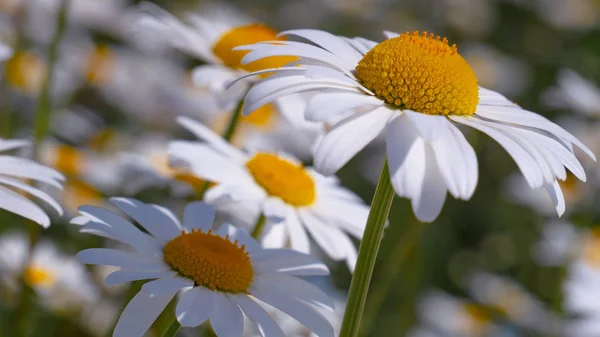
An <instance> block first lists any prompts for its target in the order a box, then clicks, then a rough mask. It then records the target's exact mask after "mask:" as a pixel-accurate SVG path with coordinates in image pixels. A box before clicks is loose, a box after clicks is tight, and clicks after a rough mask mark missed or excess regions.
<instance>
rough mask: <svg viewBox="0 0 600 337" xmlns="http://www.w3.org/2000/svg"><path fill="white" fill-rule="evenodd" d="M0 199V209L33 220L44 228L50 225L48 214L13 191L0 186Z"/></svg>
mask: <svg viewBox="0 0 600 337" xmlns="http://www.w3.org/2000/svg"><path fill="white" fill-rule="evenodd" d="M0 200H1V202H0V209H4V210H7V211H9V212H12V213H15V214H18V215H20V216H22V217H24V218H27V219H30V220H32V221H35V222H37V223H38V224H40V225H41V226H42V227H44V228H48V227H49V226H50V218H48V215H46V213H45V212H44V211H43V210H42V209H41V208H40V207H39V206H38V205H36V204H35V203H33V202H32V201H31V200H29V199H27V198H25V197H24V196H22V195H20V194H18V193H16V192H15V191H13V190H10V189H8V188H5V187H2V186H0Z"/></svg>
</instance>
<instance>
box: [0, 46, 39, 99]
mask: <svg viewBox="0 0 600 337" xmlns="http://www.w3.org/2000/svg"><path fill="white" fill-rule="evenodd" d="M4 67H5V74H6V75H5V76H6V81H7V82H8V83H9V84H10V85H12V86H13V87H15V88H17V89H19V90H21V91H22V92H25V93H27V94H37V93H38V92H39V90H40V89H41V88H42V84H43V82H44V78H45V77H46V63H45V62H44V60H43V59H42V58H40V57H39V56H37V55H35V54H34V53H32V52H28V51H17V52H16V53H15V54H14V55H13V56H12V57H11V58H10V59H9V60H8V61H6V64H5V65H4Z"/></svg>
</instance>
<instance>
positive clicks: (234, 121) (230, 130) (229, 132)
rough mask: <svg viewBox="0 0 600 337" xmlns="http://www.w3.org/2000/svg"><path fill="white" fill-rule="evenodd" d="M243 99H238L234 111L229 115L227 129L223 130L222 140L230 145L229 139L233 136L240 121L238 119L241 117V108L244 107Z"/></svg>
mask: <svg viewBox="0 0 600 337" xmlns="http://www.w3.org/2000/svg"><path fill="white" fill-rule="evenodd" d="M245 96H246V95H244V96H243V97H245ZM243 97H242V99H240V101H239V102H238V104H237V106H236V107H235V111H234V112H233V114H232V115H231V118H230V119H229V124H228V125H227V129H226V130H225V133H224V134H223V138H224V139H225V140H226V141H228V142H230V143H231V138H233V135H234V134H235V130H236V129H237V126H238V123H239V121H240V117H241V116H242V107H243V106H244V98H243Z"/></svg>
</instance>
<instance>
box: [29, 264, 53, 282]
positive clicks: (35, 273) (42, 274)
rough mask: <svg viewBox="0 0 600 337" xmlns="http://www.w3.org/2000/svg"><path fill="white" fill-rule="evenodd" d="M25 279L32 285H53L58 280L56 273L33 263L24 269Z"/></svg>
mask: <svg viewBox="0 0 600 337" xmlns="http://www.w3.org/2000/svg"><path fill="white" fill-rule="evenodd" d="M23 279H24V280H25V282H26V283H27V284H28V285H30V286H41V287H51V286H52V285H53V284H54V283H55V282H56V275H55V274H54V273H53V272H52V271H51V270H49V269H47V268H44V267H41V266H36V265H31V266H29V267H27V268H25V270H24V271H23Z"/></svg>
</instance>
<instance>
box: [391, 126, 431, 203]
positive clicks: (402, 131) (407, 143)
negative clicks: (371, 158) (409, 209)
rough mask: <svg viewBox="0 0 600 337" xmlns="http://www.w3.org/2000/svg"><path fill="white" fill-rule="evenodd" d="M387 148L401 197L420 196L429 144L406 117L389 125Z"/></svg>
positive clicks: (396, 186)
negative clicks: (426, 150) (426, 143)
mask: <svg viewBox="0 0 600 337" xmlns="http://www.w3.org/2000/svg"><path fill="white" fill-rule="evenodd" d="M386 147H387V156H388V167H389V171H390V178H391V180H392V185H393V186H394V190H395V191H396V193H397V194H398V195H399V196H401V197H406V198H410V199H412V198H415V197H417V196H418V195H419V194H420V189H421V186H422V184H423V179H424V177H425V143H424V142H423V139H422V138H420V137H419V134H418V133H417V132H416V130H415V129H414V127H413V126H412V124H411V123H410V122H409V121H408V120H407V118H406V117H405V116H398V117H396V118H394V119H393V120H392V121H391V122H390V123H389V125H388V128H387V131H386Z"/></svg>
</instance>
